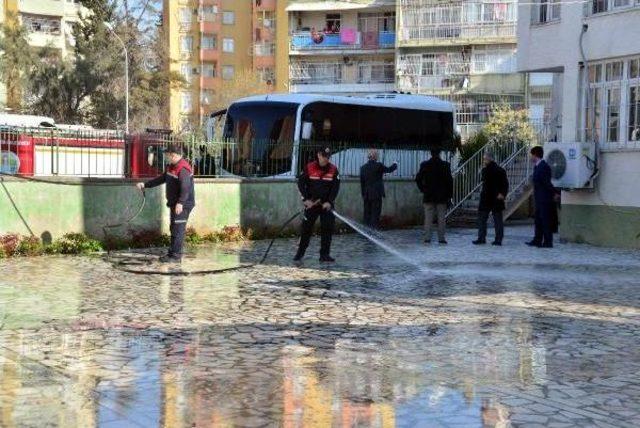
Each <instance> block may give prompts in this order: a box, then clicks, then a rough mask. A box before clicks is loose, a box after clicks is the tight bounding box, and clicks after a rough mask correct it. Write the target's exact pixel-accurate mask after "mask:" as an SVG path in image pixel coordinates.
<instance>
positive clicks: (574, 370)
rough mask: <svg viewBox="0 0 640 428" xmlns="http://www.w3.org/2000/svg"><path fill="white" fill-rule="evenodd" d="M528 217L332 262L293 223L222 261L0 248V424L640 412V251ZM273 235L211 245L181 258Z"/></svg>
mask: <svg viewBox="0 0 640 428" xmlns="http://www.w3.org/2000/svg"><path fill="white" fill-rule="evenodd" d="M529 232H530V231H529V228H512V229H509V230H508V234H509V237H508V239H507V240H506V242H505V244H506V245H505V246H504V247H501V248H496V247H491V246H486V247H481V248H477V247H474V246H472V245H471V244H470V241H471V240H472V239H473V233H472V231H455V232H453V233H451V234H450V235H449V243H450V244H449V245H448V246H440V245H438V244H432V245H431V246H426V245H423V244H421V243H420V241H421V240H420V235H419V232H417V231H396V232H387V233H385V234H384V238H385V241H386V242H388V243H390V244H391V245H393V246H394V247H395V248H398V249H399V250H400V251H402V252H403V254H405V255H407V256H409V257H410V258H411V259H413V260H414V261H416V262H417V263H419V264H420V265H421V266H422V267H423V268H422V269H421V270H416V268H415V267H414V266H409V265H407V264H406V263H404V262H403V261H401V260H398V259H396V258H393V257H391V256H389V255H388V254H386V253H384V252H383V251H381V250H379V249H378V248H377V247H375V246H374V245H372V244H370V243H368V242H366V241H364V240H363V239H362V238H360V237H359V236H357V235H346V236H338V237H336V238H335V241H334V256H336V257H337V258H338V263H336V264H333V265H320V264H319V263H318V261H317V246H312V248H310V250H309V253H308V256H307V259H306V260H305V263H304V265H303V266H302V267H300V268H297V267H293V266H292V263H291V262H290V257H291V255H292V254H293V250H294V249H293V245H294V241H291V240H282V241H278V242H276V244H275V245H274V249H273V250H272V253H271V255H270V257H269V259H268V260H267V264H266V265H263V266H256V267H250V268H247V269H244V270H240V271H235V272H226V273H223V274H220V275H204V276H181V277H173V276H158V275H156V276H151V275H136V274H131V273H124V272H122V271H119V270H117V269H115V268H114V267H113V265H112V264H111V263H108V262H107V261H105V260H103V259H102V258H99V257H42V258H32V259H14V260H10V261H6V260H5V261H0V426H1V427H14V426H15V427H18V426H19V427H25V426H26V427H30V426H34V427H44V426H59V427H74V426H81V427H92V426H101V427H129V426H132V427H137V426H140V427H153V426H165V427H183V426H187V427H192V426H197V427H209V426H215V427H227V426H243V427H244V426H246V427H261V426H268V427H313V426H319V427H324V426H339V427H351V426H356V427H369V426H371V427H390V426H400V427H441V426H454V427H507V426H531V427H535V426H549V427H570V426H577V427H587V426H597V427H637V426H640V376H639V375H640V346H639V345H640V257H638V252H637V251H631V250H612V249H602V248H594V247H589V246H584V245H558V246H557V247H556V248H554V249H550V250H548V249H544V250H543V249H532V248H528V247H526V246H525V245H523V242H524V241H526V240H527V238H528V237H529ZM314 245H317V239H314ZM265 247H266V243H265V242H258V243H254V244H245V245H227V246H220V247H215V248H211V247H203V248H199V249H197V250H196V251H195V252H194V253H193V254H192V255H191V256H190V258H189V259H188V260H186V261H185V263H184V266H183V267H182V269H183V270H184V271H186V272H189V271H196V270H207V269H214V268H217V267H229V266H233V265H234V264H236V263H243V264H244V263H246V264H250V263H253V262H255V261H257V260H258V259H259V258H260V255H261V252H262V251H263V250H264V248H265ZM125 256H126V257H127V259H128V260H133V259H136V260H137V259H139V258H141V257H143V256H141V255H120V257H125ZM131 266H137V268H138V269H142V270H144V269H155V268H156V267H157V266H156V265H154V264H152V265H147V264H146V263H142V264H139V265H131Z"/></svg>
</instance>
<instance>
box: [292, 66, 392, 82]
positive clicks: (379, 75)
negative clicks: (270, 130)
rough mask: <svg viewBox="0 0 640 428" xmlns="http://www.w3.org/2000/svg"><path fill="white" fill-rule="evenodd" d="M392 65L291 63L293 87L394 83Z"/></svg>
mask: <svg viewBox="0 0 640 428" xmlns="http://www.w3.org/2000/svg"><path fill="white" fill-rule="evenodd" d="M394 70H395V66H394V64H393V63H383V62H381V63H376V62H372V63H354V64H344V63H342V62H303V63H292V64H291V65H290V67H289V78H290V82H291V84H293V85H323V84H370V83H394V81H395V75H394Z"/></svg>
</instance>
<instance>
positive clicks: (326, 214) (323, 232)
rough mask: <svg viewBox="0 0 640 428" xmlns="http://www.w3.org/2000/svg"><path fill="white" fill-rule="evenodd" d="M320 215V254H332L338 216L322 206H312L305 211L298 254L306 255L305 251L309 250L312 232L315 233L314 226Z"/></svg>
mask: <svg viewBox="0 0 640 428" xmlns="http://www.w3.org/2000/svg"><path fill="white" fill-rule="evenodd" d="M318 217H320V255H321V256H328V255H330V254H331V237H332V235H333V226H334V225H335V223H336V218H335V217H334V216H333V213H332V212H331V211H325V210H323V209H322V208H312V209H310V210H306V211H305V212H304V220H303V221H302V233H301V236H300V244H299V245H298V254H300V255H304V253H305V251H307V247H308V246H309V242H310V241H311V234H312V233H313V226H314V225H315V224H316V220H317V219H318Z"/></svg>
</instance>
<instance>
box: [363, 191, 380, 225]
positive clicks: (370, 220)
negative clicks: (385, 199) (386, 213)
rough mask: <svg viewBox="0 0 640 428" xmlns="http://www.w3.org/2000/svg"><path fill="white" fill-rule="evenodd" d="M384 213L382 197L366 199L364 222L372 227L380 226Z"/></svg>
mask: <svg viewBox="0 0 640 428" xmlns="http://www.w3.org/2000/svg"><path fill="white" fill-rule="evenodd" d="M381 213H382V198H376V199H366V198H365V200H364V224H365V225H367V226H369V227H370V228H372V229H377V228H378V223H380V214H381Z"/></svg>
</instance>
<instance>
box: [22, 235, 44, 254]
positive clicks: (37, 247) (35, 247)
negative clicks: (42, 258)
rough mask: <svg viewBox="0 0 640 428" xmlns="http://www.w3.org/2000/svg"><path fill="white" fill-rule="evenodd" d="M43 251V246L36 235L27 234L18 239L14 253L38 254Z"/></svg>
mask: <svg viewBox="0 0 640 428" xmlns="http://www.w3.org/2000/svg"><path fill="white" fill-rule="evenodd" d="M43 253H44V246H43V245H42V241H40V238H38V237H36V236H28V237H25V238H22V239H21V240H20V244H18V248H17V249H16V254H19V255H21V256H39V255H41V254H43Z"/></svg>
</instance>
